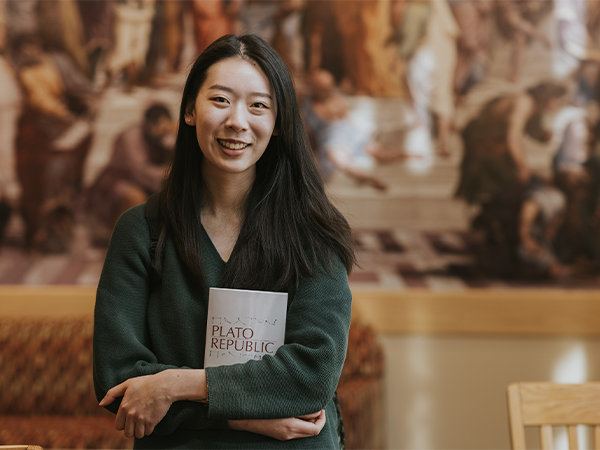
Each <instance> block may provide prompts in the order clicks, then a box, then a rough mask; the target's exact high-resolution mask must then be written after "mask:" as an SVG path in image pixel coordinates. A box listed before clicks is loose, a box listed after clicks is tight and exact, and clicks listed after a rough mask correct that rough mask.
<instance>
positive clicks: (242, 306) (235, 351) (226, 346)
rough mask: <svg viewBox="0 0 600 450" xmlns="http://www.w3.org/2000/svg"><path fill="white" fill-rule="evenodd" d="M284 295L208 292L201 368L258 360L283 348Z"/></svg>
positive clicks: (223, 291)
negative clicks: (204, 343) (204, 345)
mask: <svg viewBox="0 0 600 450" xmlns="http://www.w3.org/2000/svg"><path fill="white" fill-rule="evenodd" d="M287 300H288V294H287V293H282V292H267V291H250V290H243V289H221V288H210V290H209V294H208V318H207V323H206V347H205V349H204V367H214V366H224V365H231V364H240V363H245V362H246V361H250V360H260V359H262V358H263V356H265V355H274V354H275V352H276V351H277V349H278V348H279V347H281V346H282V345H283V342H284V338H285V319H286V316H287Z"/></svg>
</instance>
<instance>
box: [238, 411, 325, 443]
mask: <svg viewBox="0 0 600 450" xmlns="http://www.w3.org/2000/svg"><path fill="white" fill-rule="evenodd" d="M228 423H229V426H230V427H231V429H233V430H239V431H249V432H250V433H256V434H262V435H263V436H269V437H272V438H273V439H277V440H279V441H289V440H290V439H298V438H304V437H310V436H316V435H317V434H319V433H320V432H321V430H322V429H323V427H324V426H325V410H324V409H322V410H321V411H319V412H316V413H313V414H307V415H305V416H300V417H289V418H287V419H254V420H229V421H228Z"/></svg>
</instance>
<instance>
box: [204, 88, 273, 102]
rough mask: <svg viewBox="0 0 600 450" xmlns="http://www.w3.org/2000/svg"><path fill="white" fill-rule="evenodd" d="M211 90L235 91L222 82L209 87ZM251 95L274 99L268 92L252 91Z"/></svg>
mask: <svg viewBox="0 0 600 450" xmlns="http://www.w3.org/2000/svg"><path fill="white" fill-rule="evenodd" d="M208 89H209V90H218V91H225V92H231V93H233V92H234V91H233V89H232V88H230V87H227V86H223V85H222V84H213V85H212V86H211V87H209V88H208ZM250 95H252V96H255V97H265V98H269V99H271V100H272V99H273V97H271V95H269V94H267V93H266V92H250Z"/></svg>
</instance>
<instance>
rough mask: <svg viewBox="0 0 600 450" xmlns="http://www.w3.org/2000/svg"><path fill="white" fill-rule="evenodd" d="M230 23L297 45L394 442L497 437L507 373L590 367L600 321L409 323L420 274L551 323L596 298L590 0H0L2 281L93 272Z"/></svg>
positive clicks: (596, 4) (598, 67)
mask: <svg viewBox="0 0 600 450" xmlns="http://www.w3.org/2000/svg"><path fill="white" fill-rule="evenodd" d="M231 33H233V34H242V33H255V34H258V35H259V36H261V37H262V38H263V39H265V40H266V41H267V42H269V43H270V44H271V45H272V46H273V47H274V48H275V49H276V50H277V51H278V52H279V53H280V55H281V56H282V57H283V59H284V60H285V62H286V63H287V65H288V67H289V69H290V72H291V73H292V75H293V77H294V81H295V84H296V88H297V94H298V102H299V104H300V106H301V109H302V112H303V115H304V119H305V124H306V127H307V130H308V132H309V135H310V137H311V142H312V146H313V151H314V155H315V159H316V161H317V163H318V165H319V167H320V169H321V172H322V174H323V177H324V179H325V181H326V184H327V189H328V191H329V194H330V196H331V198H332V199H333V201H334V202H335V203H336V205H337V206H338V207H339V208H340V210H341V211H342V212H343V213H344V214H345V216H346V217H347V219H348V220H349V222H350V224H351V225H352V228H353V233H354V236H355V242H356V246H357V250H358V253H359V263H360V266H359V267H358V268H357V269H356V270H355V271H354V272H353V273H352V274H351V276H350V284H351V287H352V288H353V291H354V292H356V293H357V295H356V300H355V304H356V309H357V317H359V316H363V317H364V319H365V320H366V321H367V322H369V321H370V322H371V325H372V326H373V327H374V328H375V329H376V330H378V331H379V332H380V335H379V339H380V342H381V345H382V346H383V349H384V354H385V359H386V370H385V383H384V386H385V392H386V398H385V409H384V411H385V414H384V416H383V417H382V419H381V420H382V421H383V422H384V425H385V437H386V438H385V439H386V442H387V443H386V445H387V446H389V448H506V447H508V431H507V425H506V422H504V420H505V406H504V389H505V387H506V385H507V384H508V383H509V382H511V381H525V380H529V379H531V380H533V379H535V380H556V381H564V382H579V381H585V380H590V379H594V378H596V377H597V376H596V373H597V372H598V371H599V370H600V365H599V363H598V361H597V356H596V355H598V354H599V352H598V351H597V350H598V348H597V347H598V345H599V344H598V341H597V340H596V336H597V335H598V334H599V333H600V331H599V330H595V328H594V327H593V326H592V327H590V328H586V329H585V330H583V329H582V331H579V332H578V328H577V326H576V325H577V322H574V323H575V325H574V326H573V327H571V328H568V329H566V328H561V326H554V325H552V326H548V327H547V328H543V327H542V328H543V329H542V330H541V331H540V330H538V329H537V328H535V326H534V325H531V328H528V326H529V325H528V324H525V325H524V326H523V327H521V328H518V327H512V325H511V324H512V322H511V321H512V319H511V318H510V317H509V318H507V319H506V323H505V324H506V326H505V325H502V326H501V327H499V328H498V329H496V331H486V329H487V328H486V326H485V323H487V322H485V323H484V324H483V325H482V327H480V328H478V329H476V330H474V329H473V328H472V327H471V328H469V325H468V324H467V323H468V321H467V320H465V321H464V324H466V325H464V326H463V325H457V326H454V327H450V328H444V327H441V326H440V327H436V326H432V327H429V328H428V327H421V325H414V324H413V325H408V326H405V325H400V324H401V323H404V322H402V320H404V319H402V317H404V316H403V315H405V314H406V312H407V310H406V309H404V308H405V306H403V305H405V303H403V301H402V299H407V298H409V299H410V298H412V297H411V295H413V293H415V292H416V293H418V296H422V295H424V296H425V300H423V303H422V304H423V305H429V304H428V303H427V301H428V300H427V299H429V300H431V299H438V298H446V297H444V296H445V295H446V296H449V297H448V301H452V300H451V298H452V299H453V298H455V297H456V296H458V297H460V296H461V295H462V294H464V295H465V296H467V298H481V301H482V302H485V301H486V300H485V299H486V298H488V297H489V296H490V295H491V296H498V295H500V296H501V297H502V296H503V297H502V298H504V299H512V300H515V299H517V300H518V299H521V298H522V299H523V302H522V303H521V304H522V305H534V306H535V307H538V306H539V307H540V310H541V311H545V312H541V313H540V314H542V315H543V316H542V318H541V319H540V321H541V322H542V323H545V322H544V320H545V318H547V319H548V321H549V323H550V322H552V318H553V317H552V316H553V314H554V315H555V314H557V312H559V311H563V310H562V309H560V308H562V306H561V305H564V303H566V302H569V301H571V300H572V303H573V304H578V303H577V301H578V300H577V299H583V300H582V301H584V303H585V304H586V305H588V303H586V302H588V299H590V298H593V296H594V295H596V293H597V292H598V291H597V289H598V288H600V201H599V199H600V147H599V146H598V141H599V139H600V109H599V106H598V102H599V100H600V83H599V78H600V76H599V75H600V1H598V0H348V1H345V0H331V1H329V0H308V1H305V0H278V1H259V0H181V1H180V0H156V1H154V0H101V1H99V0H43V1H42V0H39V1H36V0H1V1H0V285H5V287H6V288H7V289H8V288H9V287H10V288H11V289H12V288H13V287H15V286H17V287H18V286H21V287H25V286H27V287H35V286H37V287H39V288H40V289H45V288H48V286H54V287H56V286H59V287H65V288H67V287H76V286H82V287H86V286H87V287H89V288H90V289H91V288H93V287H94V286H95V285H96V284H97V282H98V279H99V276H100V272H101V269H102V264H103V259H104V255H105V252H106V248H107V245H108V242H109V240H110V234H111V230H112V227H113V226H114V223H115V221H116V219H117V218H118V217H119V215H120V214H121V213H122V212H123V211H125V210H126V209H128V208H130V207H132V206H134V205H137V204H139V203H142V202H144V201H145V199H146V198H147V197H148V196H149V195H150V194H152V193H153V192H156V191H158V190H160V184H161V179H162V176H163V174H164V171H165V169H166V168H167V166H168V162H169V158H170V153H171V150H172V146H173V143H174V139H175V133H176V128H177V122H178V111H179V107H180V105H179V101H180V95H181V91H182V88H183V83H184V81H185V77H186V75H187V71H188V69H189V67H190V64H191V63H192V62H193V60H194V59H195V57H196V56H197V55H198V54H200V52H201V51H202V50H204V49H205V48H206V47H207V46H208V45H209V44H210V43H211V42H212V41H214V40H215V39H216V38H218V37H220V36H222V35H224V34H231ZM9 285H10V286H9ZM48 289H49V288H48ZM4 292H9V291H4ZM10 292H14V291H10ZM86 292H87V291H86ZM381 293H383V294H384V295H385V296H391V297H389V298H392V299H397V301H396V302H395V303H394V300H392V303H390V302H388V301H387V300H386V301H376V299H377V295H378V294H381ZM548 293H550V294H548ZM36 295H37V294H36ZM547 295H550V296H553V295H554V296H556V298H557V302H558V303H557V305H559V306H557V307H556V308H554V307H550V309H545V308H544V307H543V306H542V305H538V304H537V303H535V302H537V301H539V300H543V299H544V298H546V296H547ZM469 296H470V297H469ZM374 298H375V300H373V299H374ZM387 298H388V297H386V299H387ZM419 298H421V297H419ZM494 298H496V297H494ZM552 298H554V297H552ZM11 299H13V297H11V296H9V295H8V294H6V295H4V296H3V298H2V300H0V302H4V303H7V302H9V301H12V300H11ZM36 301H37V300H36ZM528 302H529V303H528ZM531 302H533V303H531ZM390 304H392V306H391V307H390V306H389V305H390ZM591 304H593V305H595V303H593V302H592V303H591ZM394 305H395V306H394ZM463 307H464V308H467V309H468V308H469V306H464V305H462V304H460V303H457V306H456V308H457V309H458V312H459V313H460V311H462V310H461V309H460V308H463ZM593 307H594V308H595V306H593ZM424 308H425V309H424V310H423V311H425V312H423V314H426V315H427V314H433V316H435V315H436V314H441V313H439V309H436V308H434V307H431V308H430V307H429V306H425V307H424ZM586 308H587V306H586ZM567 310H568V309H567ZM436 311H437V312H436ZM494 311H495V310H494ZM583 311H587V312H589V311H590V310H587V309H584V310H583ZM594 311H595V310H594ZM517 313H518V307H517V310H515V314H517ZM465 314H467V315H468V311H467V313H465ZM544 314H545V315H544ZM585 315H586V313H585V312H584V313H582V317H583V316H585ZM383 316H387V318H388V322H389V323H391V325H390V324H389V323H388V324H387V325H386V326H385V327H383V326H381V324H380V323H379V318H381V317H383ZM427 317H430V316H427ZM436 317H437V316H436ZM511 317H512V316H511ZM415 320H416V322H418V320H417V319H415ZM574 320H575V319H574ZM416 322H415V323H416ZM534 322H535V319H532V322H529V324H532V323H534ZM386 323H387V322H386ZM419 323H420V322H419ZM394 324H399V325H397V326H396V325H394ZM461 324H463V322H461ZM534 329H535V330H537V331H535V330H534ZM448 330H450V331H448ZM528 330H529V331H528ZM532 330H533V331H532ZM474 380H479V384H477V385H476V392H470V391H469V389H470V388H473V383H474V382H475V381H474ZM477 389H479V390H477ZM467 423H468V424H469V427H472V426H473V427H474V428H476V429H477V430H478V431H477V432H475V433H470V435H469V436H467V433H465V432H464V429H465V425H466V424H467ZM475 425H476V426H475ZM0 427H1V425H0Z"/></svg>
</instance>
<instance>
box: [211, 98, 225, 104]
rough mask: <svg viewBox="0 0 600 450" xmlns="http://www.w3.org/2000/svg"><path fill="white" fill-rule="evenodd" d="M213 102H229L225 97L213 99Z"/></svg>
mask: <svg viewBox="0 0 600 450" xmlns="http://www.w3.org/2000/svg"><path fill="white" fill-rule="evenodd" d="M211 100H213V101H215V102H218V103H225V102H226V101H227V99H226V98H225V97H213V98H212V99H211Z"/></svg>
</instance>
